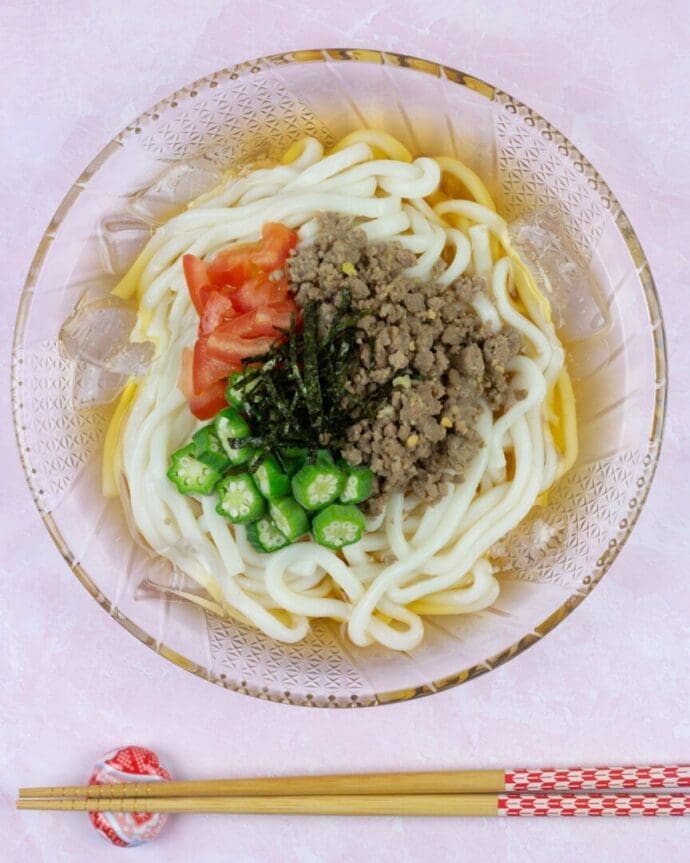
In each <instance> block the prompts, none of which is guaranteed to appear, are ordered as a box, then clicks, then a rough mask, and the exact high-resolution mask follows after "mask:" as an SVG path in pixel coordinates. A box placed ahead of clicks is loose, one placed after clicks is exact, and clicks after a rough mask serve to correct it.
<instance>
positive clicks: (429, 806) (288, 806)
mask: <svg viewBox="0 0 690 863" xmlns="http://www.w3.org/2000/svg"><path fill="white" fill-rule="evenodd" d="M109 787H112V786H109ZM17 808H18V809H42V810H69V811H81V812H83V811H87V810H88V811H90V812H94V811H96V812H104V811H108V812H188V813H190V812H191V813H202V812H203V813H218V814H221V813H235V814H237V813H242V814H263V815H402V816H412V815H421V816H424V815H433V816H491V815H493V816H586V815H589V816H609V815H615V816H621V815H626V816H635V815H643V816H657V815H676V816H678V815H690V794H667V793H664V794H625V793H618V794H617V793H610V794H597V793H588V794H515V793H509V794H401V795H392V794H372V795H341V796H326V797H316V796H311V797H300V796H285V797H277V796H276V797H151V798H140V799H132V798H121V797H120V798H106V797H103V798H78V799H71V800H68V799H42V800H29V799H20V800H18V801H17Z"/></svg>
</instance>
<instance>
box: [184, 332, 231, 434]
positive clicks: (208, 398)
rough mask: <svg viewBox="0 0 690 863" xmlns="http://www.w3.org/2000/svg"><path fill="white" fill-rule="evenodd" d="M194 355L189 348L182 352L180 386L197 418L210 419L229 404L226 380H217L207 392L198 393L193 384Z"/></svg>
mask: <svg viewBox="0 0 690 863" xmlns="http://www.w3.org/2000/svg"><path fill="white" fill-rule="evenodd" d="M193 364H194V357H193V353H192V351H191V350H190V349H189V348H185V349H184V351H183V352H182V367H181V369H180V379H179V382H178V386H179V388H180V389H181V390H182V393H183V394H184V397H185V398H186V399H187V402H188V403H189V409H190V411H191V412H192V413H193V414H194V416H195V417H196V418H197V419H200V420H208V419H211V418H212V417H214V416H215V415H216V414H217V413H218V412H219V411H222V410H223V408H224V407H226V405H227V403H228V402H227V399H226V398H225V382H224V381H217V382H216V383H214V384H213V385H212V386H211V387H209V389H207V390H206V391H205V392H203V393H200V394H198V395H197V394H196V393H195V392H194V387H193V384H192V373H193Z"/></svg>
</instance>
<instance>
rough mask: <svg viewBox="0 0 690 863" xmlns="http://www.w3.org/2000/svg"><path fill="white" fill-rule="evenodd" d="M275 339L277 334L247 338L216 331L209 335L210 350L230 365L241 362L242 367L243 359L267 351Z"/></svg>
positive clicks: (210, 352) (213, 354)
mask: <svg viewBox="0 0 690 863" xmlns="http://www.w3.org/2000/svg"><path fill="white" fill-rule="evenodd" d="M275 340H276V336H257V337H256V338H252V339H245V338H241V337H240V336H233V335H230V334H228V333H221V332H215V333H211V335H210V336H208V352H209V354H210V355H212V356H213V357H216V358H217V359H218V360H224V361H225V362H227V363H228V364H229V365H231V364H239V367H240V369H241V368H242V360H244V359H246V358H247V357H258V356H260V355H261V354H265V353H267V351H268V350H270V347H271V345H272V344H273V343H274V342H275ZM233 371H234V369H233ZM228 374H229V372H228Z"/></svg>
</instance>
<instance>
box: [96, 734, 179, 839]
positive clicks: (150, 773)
mask: <svg viewBox="0 0 690 863" xmlns="http://www.w3.org/2000/svg"><path fill="white" fill-rule="evenodd" d="M169 781H170V774H169V773H168V771H167V770H166V769H165V767H163V765H162V764H161V763H160V761H159V760H158V756H157V755H156V753H155V752H153V751H152V750H151V749H146V748H144V747H143V746H123V747H122V748H120V749H113V750H112V751H111V752H107V753H106V754H105V755H104V756H103V757H102V758H99V760H98V761H97V762H96V763H95V764H94V767H93V771H92V773H91V776H90V778H89V786H91V787H92V788H94V789H96V788H99V789H100V788H102V789H103V790H104V791H105V790H107V789H109V788H112V787H113V786H116V785H120V784H122V783H126V784H127V785H131V783H139V782H145V783H146V784H147V785H153V784H154V783H155V784H157V785H158V784H161V783H165V782H169ZM89 818H90V819H91V823H92V824H93V826H94V827H95V828H96V831H97V832H98V834H99V836H102V837H103V839H105V840H107V841H108V842H111V843H112V844H113V845H118V846H119V847H122V848H133V847H135V846H136V845H143V844H145V843H146V842H150V841H151V840H152V839H155V838H156V837H157V836H158V835H159V833H160V832H161V830H162V829H163V828H164V827H165V823H166V821H167V820H168V816H167V815H166V814H164V813H160V812H138V813H136V814H135V813H133V812H114V811H112V810H103V811H94V810H89Z"/></svg>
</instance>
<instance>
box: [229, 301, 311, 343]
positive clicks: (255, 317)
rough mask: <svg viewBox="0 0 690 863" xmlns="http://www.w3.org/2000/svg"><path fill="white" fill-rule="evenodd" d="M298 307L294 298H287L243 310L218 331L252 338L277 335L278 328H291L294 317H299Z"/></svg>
mask: <svg viewBox="0 0 690 863" xmlns="http://www.w3.org/2000/svg"><path fill="white" fill-rule="evenodd" d="M297 314H298V309H297V306H296V305H295V303H294V302H293V301H292V300H285V301H284V302H282V303H277V304H276V305H274V306H265V307H264V308H261V309H254V310H252V311H249V312H243V313H242V314H241V315H238V316H237V317H236V318H233V319H232V320H230V321H226V322H225V323H222V324H221V325H220V326H219V327H218V328H217V332H219V333H223V334H227V335H231V336H238V337H239V338H251V337H252V336H272V335H277V333H276V330H289V329H290V323H291V321H292V317H293V316H294V317H295V318H296V317H297Z"/></svg>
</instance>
